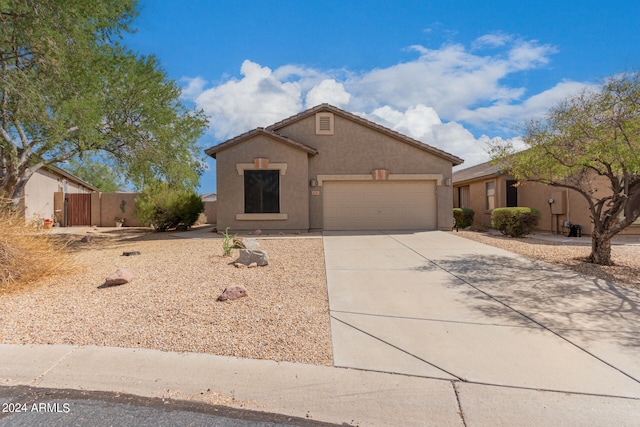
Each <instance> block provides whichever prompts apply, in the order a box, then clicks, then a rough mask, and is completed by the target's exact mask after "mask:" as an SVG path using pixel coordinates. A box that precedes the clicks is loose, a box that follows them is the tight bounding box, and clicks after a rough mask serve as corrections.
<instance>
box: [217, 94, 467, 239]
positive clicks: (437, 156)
mask: <svg viewBox="0 0 640 427" xmlns="http://www.w3.org/2000/svg"><path fill="white" fill-rule="evenodd" d="M205 152H206V153H207V154H208V155H209V156H211V157H213V158H215V159H216V163H217V196H218V201H217V203H218V206H217V225H218V230H224V229H225V228H226V227H229V228H230V229H232V230H255V229H261V230H379V229H390V230H394V229H397V230H400V229H422V230H435V229H442V230H446V229H451V226H452V213H451V210H452V207H453V201H452V191H451V190H452V189H451V175H452V168H453V166H455V165H459V164H461V163H462V159H460V158H458V157H456V156H454V155H452V154H449V153H446V152H444V151H442V150H439V149H437V148H434V147H431V146H429V145H426V144H424V143H422V142H420V141H417V140H415V139H412V138H409V137H408V136H405V135H402V134H400V133H398V132H395V131H393V130H391V129H387V128H385V127H383V126H380V125H378V124H375V123H373V122H370V121H368V120H366V119H363V118H362V117H359V116H356V115H354V114H352V113H348V112H346V111H343V110H341V109H339V108H336V107H334V106H331V105H328V104H322V105H319V106H317V107H314V108H311V109H309V110H307V111H304V112H302V113H300V114H298V115H295V116H293V117H290V118H287V119H285V120H283V121H281V122H278V123H276V124H273V125H271V126H269V127H267V128H257V129H254V130H252V131H249V132H247V133H244V134H242V135H239V136H237V137H235V138H232V139H230V140H228V141H225V142H223V143H221V144H218V145H216V146H214V147H211V148H209V149H207V150H206V151H205Z"/></svg>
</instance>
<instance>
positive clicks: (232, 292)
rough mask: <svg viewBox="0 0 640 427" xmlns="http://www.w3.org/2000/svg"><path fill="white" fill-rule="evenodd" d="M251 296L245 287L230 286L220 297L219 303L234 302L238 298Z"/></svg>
mask: <svg viewBox="0 0 640 427" xmlns="http://www.w3.org/2000/svg"><path fill="white" fill-rule="evenodd" d="M248 295H249V294H248V293H247V290H246V289H245V287H244V286H240V285H236V286H228V287H227V288H226V289H225V290H224V291H223V292H222V294H221V295H220V296H219V297H218V301H233V300H235V299H238V298H242V297H246V296H248Z"/></svg>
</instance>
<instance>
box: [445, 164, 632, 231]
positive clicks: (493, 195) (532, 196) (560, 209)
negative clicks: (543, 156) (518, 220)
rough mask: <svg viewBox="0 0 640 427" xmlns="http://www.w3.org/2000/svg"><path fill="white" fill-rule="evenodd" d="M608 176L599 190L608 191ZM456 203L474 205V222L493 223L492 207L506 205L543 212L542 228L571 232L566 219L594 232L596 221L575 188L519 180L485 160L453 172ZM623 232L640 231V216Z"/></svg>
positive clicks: (596, 183)
mask: <svg viewBox="0 0 640 427" xmlns="http://www.w3.org/2000/svg"><path fill="white" fill-rule="evenodd" d="M607 188H608V186H607V180H606V179H604V178H601V179H599V180H598V179H595V180H594V189H595V190H596V191H598V190H599V191H607ZM453 204H454V206H455V207H460V208H470V209H473V210H474V212H475V214H474V224H475V225H476V226H481V227H490V226H491V211H492V210H493V209H494V208H502V207H516V206H522V207H530V208H535V209H538V210H539V211H540V213H541V218H540V222H539V224H538V228H539V229H540V230H541V231H547V232H553V233H567V232H568V228H567V227H566V223H567V222H569V223H571V224H577V225H580V227H581V228H582V232H583V233H584V234H591V232H592V231H593V223H592V221H591V212H590V210H589V207H588V205H587V201H586V200H585V198H584V197H583V196H582V195H580V194H578V193H577V192H576V191H574V190H568V189H565V188H560V187H552V186H549V185H545V184H541V183H536V182H525V183H521V184H518V182H517V181H516V180H515V179H514V177H513V176H510V175H508V174H507V173H506V172H505V171H504V170H502V169H501V167H500V166H499V165H494V164H491V162H487V163H482V164H479V165H476V166H472V167H470V168H466V169H462V170H458V171H456V172H454V173H453ZM621 234H640V220H639V221H636V223H635V224H634V225H632V226H630V227H628V228H627V229H625V230H623V231H622V233H621Z"/></svg>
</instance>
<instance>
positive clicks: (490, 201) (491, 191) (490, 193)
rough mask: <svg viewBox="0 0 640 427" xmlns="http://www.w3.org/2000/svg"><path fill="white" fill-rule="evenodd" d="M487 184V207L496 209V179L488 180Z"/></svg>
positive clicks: (487, 208)
mask: <svg viewBox="0 0 640 427" xmlns="http://www.w3.org/2000/svg"><path fill="white" fill-rule="evenodd" d="M485 185H486V190H487V191H486V193H487V198H486V203H485V209H486V210H488V211H490V210H492V209H495V207H496V183H495V182H494V181H491V182H487V183H486V184H485Z"/></svg>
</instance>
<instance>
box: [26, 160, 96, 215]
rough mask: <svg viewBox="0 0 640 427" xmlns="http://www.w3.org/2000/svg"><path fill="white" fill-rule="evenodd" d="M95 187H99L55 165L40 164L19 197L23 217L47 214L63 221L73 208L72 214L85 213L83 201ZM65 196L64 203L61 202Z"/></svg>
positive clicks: (94, 190) (88, 197)
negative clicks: (43, 165)
mask: <svg viewBox="0 0 640 427" xmlns="http://www.w3.org/2000/svg"><path fill="white" fill-rule="evenodd" d="M97 191H99V190H98V189H97V188H96V187H94V186H93V185H91V184H89V183H88V182H85V181H83V180H82V179H80V178H78V177H77V176H75V175H72V174H70V173H69V172H67V171H65V170H63V169H60V168H59V167H56V166H53V165H49V166H45V167H42V168H40V169H38V170H37V171H36V172H35V173H34V174H33V176H32V177H31V178H30V179H29V181H28V182H27V185H26V186H25V191H24V199H23V201H22V203H23V206H22V207H23V208H24V216H25V220H27V221H33V220H43V219H47V218H48V219H51V220H53V221H55V222H58V223H60V224H63V223H65V222H64V221H65V220H66V219H68V220H71V218H70V217H67V215H68V214H69V215H70V214H71V211H73V212H75V215H76V216H85V214H86V213H85V210H86V206H85V205H86V203H84V201H86V200H87V199H88V200H89V203H90V197H91V193H93V192H97ZM56 194H57V196H56ZM56 198H57V199H56ZM65 199H66V200H67V203H66V204H64V203H63V201H64V200H65ZM69 199H73V200H72V201H69ZM83 203H84V204H83ZM69 204H70V206H69ZM67 208H68V211H67ZM89 215H90V214H89ZM74 219H75V218H74ZM67 222H68V221H67Z"/></svg>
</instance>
